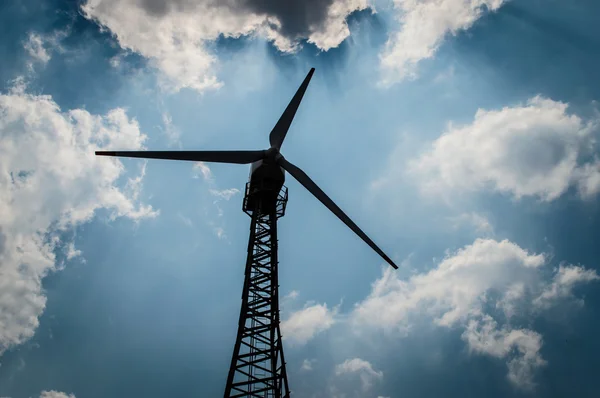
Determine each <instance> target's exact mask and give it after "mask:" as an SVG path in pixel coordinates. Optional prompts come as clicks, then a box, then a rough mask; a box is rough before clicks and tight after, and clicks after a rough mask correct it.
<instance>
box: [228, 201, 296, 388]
mask: <svg viewBox="0 0 600 398" xmlns="http://www.w3.org/2000/svg"><path fill="white" fill-rule="evenodd" d="M285 199H287V195H286V197H285ZM257 202H258V203H256V207H255V210H254V211H252V214H251V217H252V221H251V224H250V240H249V242H248V257H247V260H246V275H245V280H244V289H243V293H242V308H241V311H240V319H239V325H238V334H237V339H236V342H235V347H234V350H233V356H232V358H231V367H230V368H229V376H228V377H227V385H226V387H225V397H226V398H231V397H261V398H267V397H269V398H271V397H274V398H286V397H289V387H288V380H287V373H286V368H285V361H284V357H283V345H282V342H281V332H280V329H279V321H280V320H279V286H278V282H277V281H278V276H277V265H278V264H277V218H278V217H279V216H282V215H283V212H281V211H278V208H279V206H264V204H263V203H261V202H262V201H257ZM283 206H285V203H284V204H283ZM263 207H265V208H267V211H263V210H262V208H263Z"/></svg>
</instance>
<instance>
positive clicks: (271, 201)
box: [96, 68, 398, 398]
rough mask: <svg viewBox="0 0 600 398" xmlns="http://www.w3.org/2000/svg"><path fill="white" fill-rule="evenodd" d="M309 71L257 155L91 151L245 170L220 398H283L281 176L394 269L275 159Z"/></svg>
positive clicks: (306, 181)
mask: <svg viewBox="0 0 600 398" xmlns="http://www.w3.org/2000/svg"><path fill="white" fill-rule="evenodd" d="M314 71H315V68H311V70H310V71H309V72H308V75H307V76H306V78H305V79H304V81H303V82H302V84H301V85H300V88H298V91H297V92H296V94H295V95H294V97H293V98H292V100H291V101H290V103H289V104H288V106H287V108H286V109H285V111H284V112H283V114H282V115H281V117H280V118H279V120H278V121H277V124H276V125H275V127H273V130H271V134H270V135H269V144H270V148H269V149H267V150H261V151H121V152H114V151H96V155H101V156H119V157H130V158H145V159H169V160H188V161H193V162H218V163H237V164H251V166H250V178H249V181H248V182H247V183H246V191H245V195H244V202H243V206H242V207H243V210H244V212H246V214H248V215H249V216H250V217H251V223H250V239H249V242H248V256H247V259H246V273H245V280H244V288H243V291H242V308H241V311H240V318H239V324H238V333H237V338H236V341H235V347H234V350H233V356H232V358H231V366H230V368H229V375H228V377H227V384H226V387H225V394H224V396H225V397H226V398H227V397H229V398H231V397H277V398H285V397H289V395H290V389H289V386H288V380H287V372H286V367H285V360H284V356H283V345H282V342H281V332H280V328H279V324H280V319H279V285H278V276H277V266H278V260H277V220H278V219H279V218H280V217H283V216H284V214H285V207H286V204H287V198H288V196H287V188H286V187H285V186H284V185H283V183H284V181H285V172H286V171H287V172H288V173H289V174H290V175H291V176H292V177H294V178H295V179H296V180H297V181H298V182H299V183H300V184H302V185H303V186H304V187H305V188H306V189H307V190H308V191H309V192H310V193H312V194H313V195H314V196H315V197H316V198H317V199H318V200H319V201H321V203H323V204H324V205H325V206H326V207H327V208H328V209H329V210H331V212H332V213H333V214H335V215H336V216H337V217H338V218H339V219H340V220H341V221H342V222H343V223H344V224H346V225H347V226H348V227H349V228H350V229H351V230H352V231H354V232H355V233H356V234H357V235H358V236H359V237H360V238H361V239H362V240H364V241H365V242H366V243H367V244H368V245H369V246H371V248H372V249H373V250H375V251H376V252H377V253H378V254H379V255H380V256H381V257H383V259H384V260H385V261H387V262H388V263H389V264H390V265H391V266H392V267H394V268H396V269H397V268H398V267H397V266H396V264H394V262H393V261H392V260H391V259H390V258H389V257H388V256H387V255H386V254H385V253H384V252H383V251H382V250H381V249H380V248H379V247H378V246H377V245H376V244H375V243H374V242H373V241H372V240H371V239H370V238H369V237H368V236H367V235H366V234H365V233H364V232H363V231H362V230H361V229H360V228H359V227H358V226H357V225H356V224H355V223H354V222H353V221H352V220H351V219H350V217H348V216H347V215H346V213H344V212H343V211H342V209H340V208H339V207H338V205H336V204H335V203H334V201H333V200H331V199H330V198H329V196H327V195H326V194H325V192H323V190H321V188H319V187H318V186H317V184H315V182H314V181H313V180H312V179H310V177H309V176H308V175H306V173H305V172H304V171H302V170H301V169H300V168H299V167H297V166H295V165H293V164H292V163H290V162H289V161H288V160H287V159H286V158H284V157H283V155H282V154H281V153H280V149H281V145H282V144H283V141H284V139H285V136H286V134H287V132H288V130H289V128H290V125H291V124H292V120H293V118H294V115H295V114H296V111H297V110H298V107H299V105H300V101H301V100H302V97H303V96H304V93H305V91H306V88H307V87H308V83H309V82H310V79H311V77H312V75H313V73H314Z"/></svg>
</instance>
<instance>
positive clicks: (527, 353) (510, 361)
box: [350, 239, 598, 388]
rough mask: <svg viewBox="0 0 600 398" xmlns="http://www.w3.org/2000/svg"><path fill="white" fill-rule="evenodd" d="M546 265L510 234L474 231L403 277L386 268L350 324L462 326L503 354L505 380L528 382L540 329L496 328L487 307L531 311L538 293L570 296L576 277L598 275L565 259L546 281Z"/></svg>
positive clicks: (392, 330)
mask: <svg viewBox="0 0 600 398" xmlns="http://www.w3.org/2000/svg"><path fill="white" fill-rule="evenodd" d="M547 265H548V260H547V256H545V255H543V254H534V253H529V252H527V251H526V250H524V249H522V248H521V247H519V246H518V245H516V244H515V243H512V242H510V241H508V240H503V241H496V240H493V239H477V240H475V241H474V242H473V244H471V245H467V246H465V247H464V248H462V249H460V250H458V251H456V252H455V253H450V254H448V255H447V256H446V258H444V259H443V260H442V261H441V262H440V263H439V264H438V265H437V267H436V268H434V269H432V270H430V271H428V272H424V273H420V274H416V275H413V276H411V277H410V278H409V279H408V280H406V281H403V280H400V279H398V277H397V273H395V272H393V271H391V270H389V269H386V270H385V271H384V273H383V276H382V277H381V279H378V280H377V281H375V283H374V284H373V286H372V290H371V293H370V295H369V296H368V297H367V298H366V299H365V300H364V301H362V302H360V303H358V304H356V306H355V308H354V310H353V313H352V314H351V317H350V319H351V322H352V324H353V325H354V327H355V329H364V328H376V329H382V330H383V331H384V332H386V334H388V335H390V336H393V335H398V332H400V334H404V333H405V331H406V330H409V329H410V327H411V325H412V323H413V322H414V321H416V320H417V319H422V318H432V319H433V321H434V323H435V324H436V325H438V326H443V327H449V328H450V327H451V328H456V327H462V328H465V332H464V334H463V339H464V340H465V341H466V342H467V344H468V345H469V348H470V349H471V351H473V352H478V353H484V354H488V355H492V356H494V357H497V358H504V359H506V360H507V366H508V378H509V380H510V381H511V382H513V383H515V384H516V385H517V386H519V387H522V388H529V387H531V386H533V381H532V377H533V371H534V370H535V368H537V367H538V366H541V365H542V364H543V363H544V361H543V359H542V358H541V356H540V354H539V348H540V347H541V344H542V342H541V336H539V335H538V334H537V333H535V332H533V331H531V330H527V329H519V328H515V326H514V325H512V324H511V325H509V324H508V323H507V324H506V325H504V326H502V327H500V328H499V327H498V326H497V324H496V322H497V320H494V319H493V318H492V317H491V315H490V314H488V312H489V310H490V309H493V308H499V309H501V310H503V311H504V313H505V315H506V316H507V318H508V319H510V318H511V317H512V316H514V315H515V314H517V313H518V314H519V315H522V316H527V315H535V312H536V311H537V310H538V309H539V308H540V305H539V304H536V302H535V300H534V299H535V298H536V297H541V298H540V299H538V301H540V300H541V302H543V303H544V304H546V303H547V304H548V305H547V306H546V307H544V308H548V307H549V306H550V304H556V303H557V300H556V298H559V297H560V298H570V297H571V292H572V288H573V286H574V285H576V284H581V283H584V282H589V281H593V280H596V279H598V276H597V274H596V273H595V271H592V270H585V269H584V268H583V267H576V266H572V265H567V266H562V267H560V268H559V269H558V270H557V272H556V274H555V276H554V277H553V279H552V280H550V281H549V280H547V279H546V278H545V277H544V275H545V274H544V272H543V271H544V270H545V267H546V266H547ZM555 285H556V287H555ZM481 342H483V343H481ZM480 343H481V344H480ZM492 343H493V344H492Z"/></svg>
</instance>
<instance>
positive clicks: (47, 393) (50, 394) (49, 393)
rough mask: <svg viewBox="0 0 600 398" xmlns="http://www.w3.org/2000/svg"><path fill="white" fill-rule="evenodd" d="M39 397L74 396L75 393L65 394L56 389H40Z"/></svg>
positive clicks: (62, 397) (66, 397)
mask: <svg viewBox="0 0 600 398" xmlns="http://www.w3.org/2000/svg"><path fill="white" fill-rule="evenodd" d="M40 398H75V394H68V395H67V394H65V393H64V392H58V391H54V390H52V391H42V393H41V394H40Z"/></svg>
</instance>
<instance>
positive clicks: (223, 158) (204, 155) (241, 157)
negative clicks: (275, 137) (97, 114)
mask: <svg viewBox="0 0 600 398" xmlns="http://www.w3.org/2000/svg"><path fill="white" fill-rule="evenodd" d="M96 155H99V156H118V157H126V158H143V159H167V160H190V161H193V162H216V163H238V164H247V163H253V162H256V161H257V160H260V159H263V158H264V157H265V151H96Z"/></svg>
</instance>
